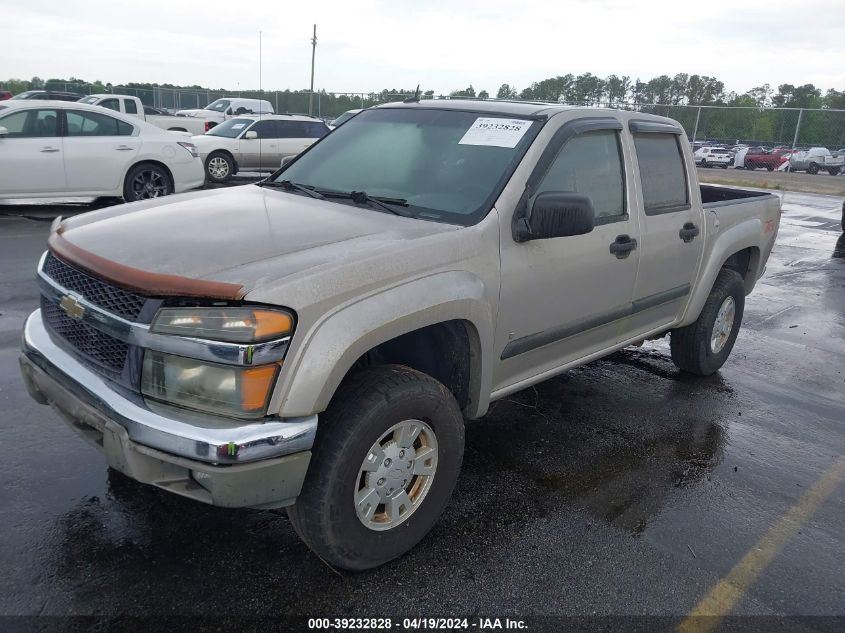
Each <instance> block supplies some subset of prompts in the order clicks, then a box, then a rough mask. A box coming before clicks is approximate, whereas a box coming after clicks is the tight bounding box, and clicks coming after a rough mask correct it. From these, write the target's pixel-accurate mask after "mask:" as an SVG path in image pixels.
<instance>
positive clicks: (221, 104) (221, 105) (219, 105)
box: [205, 99, 232, 112]
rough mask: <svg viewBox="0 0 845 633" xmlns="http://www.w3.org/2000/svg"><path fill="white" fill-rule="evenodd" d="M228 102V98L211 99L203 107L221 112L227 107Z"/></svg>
mask: <svg viewBox="0 0 845 633" xmlns="http://www.w3.org/2000/svg"><path fill="white" fill-rule="evenodd" d="M230 103H232V102H231V101H229V100H228V99H218V100H217V101H212V102H211V103H209V104H208V105H207V106H205V109H206V110H214V111H215V112H223V110H225V109H226V108H228V107H229V104H230Z"/></svg>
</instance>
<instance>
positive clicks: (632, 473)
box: [467, 350, 736, 534]
mask: <svg viewBox="0 0 845 633" xmlns="http://www.w3.org/2000/svg"><path fill="white" fill-rule="evenodd" d="M670 366H671V361H670V360H668V358H667V357H666V354H665V353H664V352H662V351H660V350H625V351H623V352H620V353H618V354H615V355H614V356H612V357H611V358H610V359H608V360H607V361H599V362H597V363H594V364H593V365H590V366H587V367H584V368H581V369H578V370H575V371H573V372H570V373H569V374H567V375H565V376H562V377H560V378H557V379H553V380H551V381H548V382H547V383H542V384H541V385H537V388H536V389H528V390H526V391H523V392H520V393H519V394H515V395H514V396H511V397H510V398H508V399H505V400H503V401H501V402H500V403H499V404H498V405H497V406H496V407H495V409H494V410H493V411H492V412H491V413H490V414H488V416H487V417H485V418H484V419H483V420H480V421H478V422H477V423H473V424H472V425H471V426H469V427H468V429H467V431H468V432H467V445H468V447H471V448H472V451H473V453H472V454H470V455H469V456H468V459H467V464H468V466H469V467H470V468H473V467H475V464H476V463H479V464H483V465H484V468H486V469H487V470H488V472H490V471H499V475H498V479H499V480H500V481H501V480H512V479H514V478H516V479H522V480H523V481H522V485H521V487H519V489H520V490H521V491H522V494H520V495H515V500H514V501H513V505H514V506H516V505H519V506H520V507H519V508H518V509H517V508H516V507H508V500H507V495H508V488H507V487H506V488H505V489H504V490H502V491H499V492H498V493H497V495H501V496H500V497H499V498H500V499H502V503H503V506H500V507H499V508H497V513H498V514H497V516H498V517H499V519H500V520H501V519H502V517H506V516H507V515H508V514H510V513H512V514H513V515H515V516H518V515H520V514H525V513H528V514H534V515H536V516H540V517H542V516H544V515H546V514H549V513H551V512H554V511H556V510H557V509H558V508H559V507H560V506H561V505H562V504H563V503H564V502H565V503H568V504H571V505H572V506H574V507H577V508H582V509H584V510H586V511H587V512H589V513H590V514H591V515H593V516H594V517H596V518H597V519H600V520H601V521H603V522H606V523H608V524H610V525H612V526H614V527H618V528H620V529H624V530H626V531H629V532H631V533H633V534H640V533H642V532H643V531H644V530H645V529H646V527H647V525H648V523H649V522H650V521H651V520H652V519H653V518H654V517H655V516H657V515H658V514H659V513H660V511H661V509H662V508H663V507H664V506H665V505H666V503H667V501H668V500H669V497H670V496H671V495H672V494H673V492H675V491H677V490H678V489H679V488H684V487H688V486H690V485H693V484H695V483H697V482H700V481H702V480H704V479H706V478H708V477H709V473H710V472H711V471H712V469H713V468H714V467H715V466H716V465H717V464H718V463H719V462H720V461H721V460H722V454H723V450H724V446H725V443H726V435H727V434H726V431H725V428H726V426H727V423H726V421H725V420H726V419H727V418H728V417H729V416H730V417H732V416H734V415H736V413H735V404H734V403H733V402H732V401H733V389H732V387H731V386H730V385H728V384H726V383H725V381H724V379H723V378H722V377H721V376H719V375H718V374H716V375H714V376H711V377H708V378H703V379H702V378H698V377H690V376H688V375H685V374H682V373H680V372H678V371H677V370H675V369H674V367H673V366H671V367H670ZM516 416H519V418H521V419H520V420H519V422H515V419H517V418H516ZM515 426H516V427H517V428H514V427H515ZM502 471H504V473H503V472H502ZM495 478H496V477H494V476H492V475H491V476H489V479H491V480H492V479H495ZM525 480H527V481H525ZM477 483H478V482H477ZM493 485H496V483H493ZM513 485H514V482H513V481H510V483H509V486H513ZM511 489H513V490H515V489H516V488H511ZM517 496H518V499H516V497H517Z"/></svg>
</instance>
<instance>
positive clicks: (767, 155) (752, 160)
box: [743, 148, 792, 171]
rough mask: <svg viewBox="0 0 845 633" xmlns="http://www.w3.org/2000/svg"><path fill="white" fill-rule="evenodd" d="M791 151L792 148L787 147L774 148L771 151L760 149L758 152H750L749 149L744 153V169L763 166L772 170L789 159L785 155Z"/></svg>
mask: <svg viewBox="0 0 845 633" xmlns="http://www.w3.org/2000/svg"><path fill="white" fill-rule="evenodd" d="M791 151H792V150H791V149H789V148H782V149H776V150H774V151H771V152H767V151H765V150H762V151H759V153H756V152H755V153H752V152H751V151H749V152H748V153H747V154H746V155H745V159H744V161H743V164H744V165H745V168H746V169H757V168H759V167H765V168H766V169H768V170H769V171H774V170H775V169H777V168H778V167H780V166H781V165H783V164H784V163H785V162H787V161H788V160H789V158H787V155H788V154H789V153H790V152H791Z"/></svg>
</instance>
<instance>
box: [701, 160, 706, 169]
mask: <svg viewBox="0 0 845 633" xmlns="http://www.w3.org/2000/svg"><path fill="white" fill-rule="evenodd" d="M701 166H702V167H707V161H706V160H704V159H703V158H702V159H701Z"/></svg>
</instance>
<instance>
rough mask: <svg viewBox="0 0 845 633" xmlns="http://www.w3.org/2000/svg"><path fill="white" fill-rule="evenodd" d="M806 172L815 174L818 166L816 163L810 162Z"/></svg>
mask: <svg viewBox="0 0 845 633" xmlns="http://www.w3.org/2000/svg"><path fill="white" fill-rule="evenodd" d="M807 173H808V174H813V175H815V174H817V173H819V166H818V164H817V163H810V166H809V167H807Z"/></svg>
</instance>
